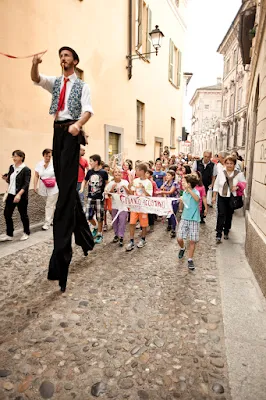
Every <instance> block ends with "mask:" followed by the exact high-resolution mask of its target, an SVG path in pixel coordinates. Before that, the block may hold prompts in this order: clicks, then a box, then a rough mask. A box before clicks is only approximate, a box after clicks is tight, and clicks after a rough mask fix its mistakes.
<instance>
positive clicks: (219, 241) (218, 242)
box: [216, 236, 222, 244]
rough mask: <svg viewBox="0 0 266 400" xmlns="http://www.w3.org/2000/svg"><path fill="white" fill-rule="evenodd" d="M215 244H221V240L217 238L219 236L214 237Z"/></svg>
mask: <svg viewBox="0 0 266 400" xmlns="http://www.w3.org/2000/svg"><path fill="white" fill-rule="evenodd" d="M216 243H217V244H220V243H222V238H221V237H219V236H216Z"/></svg>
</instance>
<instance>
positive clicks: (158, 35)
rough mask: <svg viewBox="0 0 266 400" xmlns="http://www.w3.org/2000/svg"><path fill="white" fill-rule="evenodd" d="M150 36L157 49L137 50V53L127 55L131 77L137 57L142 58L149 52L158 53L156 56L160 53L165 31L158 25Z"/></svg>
mask: <svg viewBox="0 0 266 400" xmlns="http://www.w3.org/2000/svg"><path fill="white" fill-rule="evenodd" d="M149 35H150V37H151V41H152V46H153V48H154V49H155V51H149V52H148V53H139V52H138V51H137V54H128V55H127V56H126V58H127V59H128V66H127V69H128V70H129V79H130V78H131V76H132V61H133V60H136V59H140V58H145V56H147V55H149V54H156V56H157V55H158V51H159V49H160V48H161V46H162V39H163V37H164V34H163V32H162V31H161V30H160V29H159V26H158V25H156V26H155V29H153V30H152V31H151V32H150V33H149Z"/></svg>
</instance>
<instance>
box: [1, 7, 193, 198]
mask: <svg viewBox="0 0 266 400" xmlns="http://www.w3.org/2000/svg"><path fill="white" fill-rule="evenodd" d="M96 3H97V6H96ZM146 4H147V6H149V7H150V8H151V10H152V26H153V27H154V26H155V24H158V25H159V26H160V28H161V30H162V31H163V33H164V34H165V38H164V41H163V46H162V48H161V50H160V52H159V55H158V57H156V56H155V55H152V57H151V62H150V63H148V62H144V61H142V60H136V61H133V77H132V79H131V80H130V81H129V80H128V77H127V69H126V66H127V61H126V55H127V54H128V14H129V8H128V1H127V0H113V1H112V2H109V1H107V0H97V2H95V0H86V1H83V2H81V1H79V0H58V1H56V2H54V1H53V0H47V1H42V0H28V1H27V7H26V6H25V3H24V2H18V1H17V0H3V1H1V2H0V15H1V32H2V35H1V36H0V49H1V51H3V52H6V53H9V54H12V55H27V54H31V53H33V52H37V51H41V50H44V49H48V52H47V54H45V56H44V57H43V63H42V64H41V66H40V70H41V72H43V73H45V74H47V75H57V76H58V75H60V73H61V71H60V67H59V60H58V49H59V48H60V47H61V46H63V45H68V46H71V47H73V48H74V49H75V50H76V51H77V52H78V54H79V57H80V60H81V62H80V64H79V68H81V69H82V70H83V71H84V80H85V81H86V82H87V83H88V84H89V86H90V88H91V93H92V103H93V108H94V111H95V116H94V117H93V118H92V120H91V121H90V122H89V123H88V124H87V126H86V131H87V132H88V133H89V135H90V139H89V145H88V149H87V155H90V154H92V153H99V154H101V156H102V157H103V158H104V159H106V157H107V155H106V154H105V149H106V143H105V125H111V126H115V127H119V128H121V129H123V130H124V140H123V143H124V148H123V149H122V150H123V151H125V153H126V155H127V156H128V157H130V158H132V159H133V160H136V159H145V160H147V159H150V158H153V157H154V138H155V137H162V138H163V139H164V145H170V121H171V117H173V118H175V119H176V136H180V135H181V129H182V106H183V105H182V100H183V89H184V82H183V79H182V80H181V81H182V87H181V88H180V89H176V88H175V87H174V86H173V85H171V84H170V82H169V81H168V61H169V39H170V38H171V39H172V40H173V41H174V43H175V45H176V47H177V48H179V49H181V50H182V51H184V36H185V30H186V29H185V25H184V21H183V18H184V13H185V0H181V7H180V9H179V10H177V9H174V8H172V7H173V4H174V1H173V0H167V1H158V0H147V1H146ZM171 4H172V6H171ZM30 68H31V60H30V59H25V60H14V59H8V58H4V57H2V58H1V64H0V74H1V76H2V82H1V86H0V93H1V97H0V100H1V107H0V148H1V157H0V171H1V172H6V171H7V168H8V166H9V165H10V163H11V160H10V156H11V152H12V150H14V149H16V148H20V149H22V150H24V151H25V153H26V163H27V165H28V166H30V167H31V168H34V166H35V164H36V163H37V162H38V161H39V160H40V159H41V152H42V150H43V149H44V148H45V147H50V146H52V122H53V121H52V118H51V117H50V116H49V115H48V109H49V105H50V101H51V96H50V94H49V93H47V92H45V91H44V90H42V89H41V88H38V87H36V86H34V85H33V84H32V82H31V80H30ZM136 100H140V101H141V102H143V103H145V110H146V111H145V141H146V146H140V145H136ZM3 190H4V184H3V182H1V183H0V193H1V192H3Z"/></svg>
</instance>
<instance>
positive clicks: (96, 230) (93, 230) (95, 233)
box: [91, 228, 98, 238]
mask: <svg viewBox="0 0 266 400" xmlns="http://www.w3.org/2000/svg"><path fill="white" fill-rule="evenodd" d="M91 233H92V236H93V237H94V238H95V237H96V236H97V233H98V229H97V228H93V229H92V232H91Z"/></svg>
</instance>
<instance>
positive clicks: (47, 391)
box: [39, 381, 55, 399]
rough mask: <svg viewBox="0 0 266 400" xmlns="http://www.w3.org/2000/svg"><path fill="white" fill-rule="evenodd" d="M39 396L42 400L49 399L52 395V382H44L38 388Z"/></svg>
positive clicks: (53, 388) (53, 389)
mask: <svg viewBox="0 0 266 400" xmlns="http://www.w3.org/2000/svg"><path fill="white" fill-rule="evenodd" d="M39 391H40V395H41V396H42V398H43V399H50V398H52V397H53V395H54V391H55V387H54V384H53V383H52V382H49V381H44V382H43V383H42V384H41V386H40V389H39Z"/></svg>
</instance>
